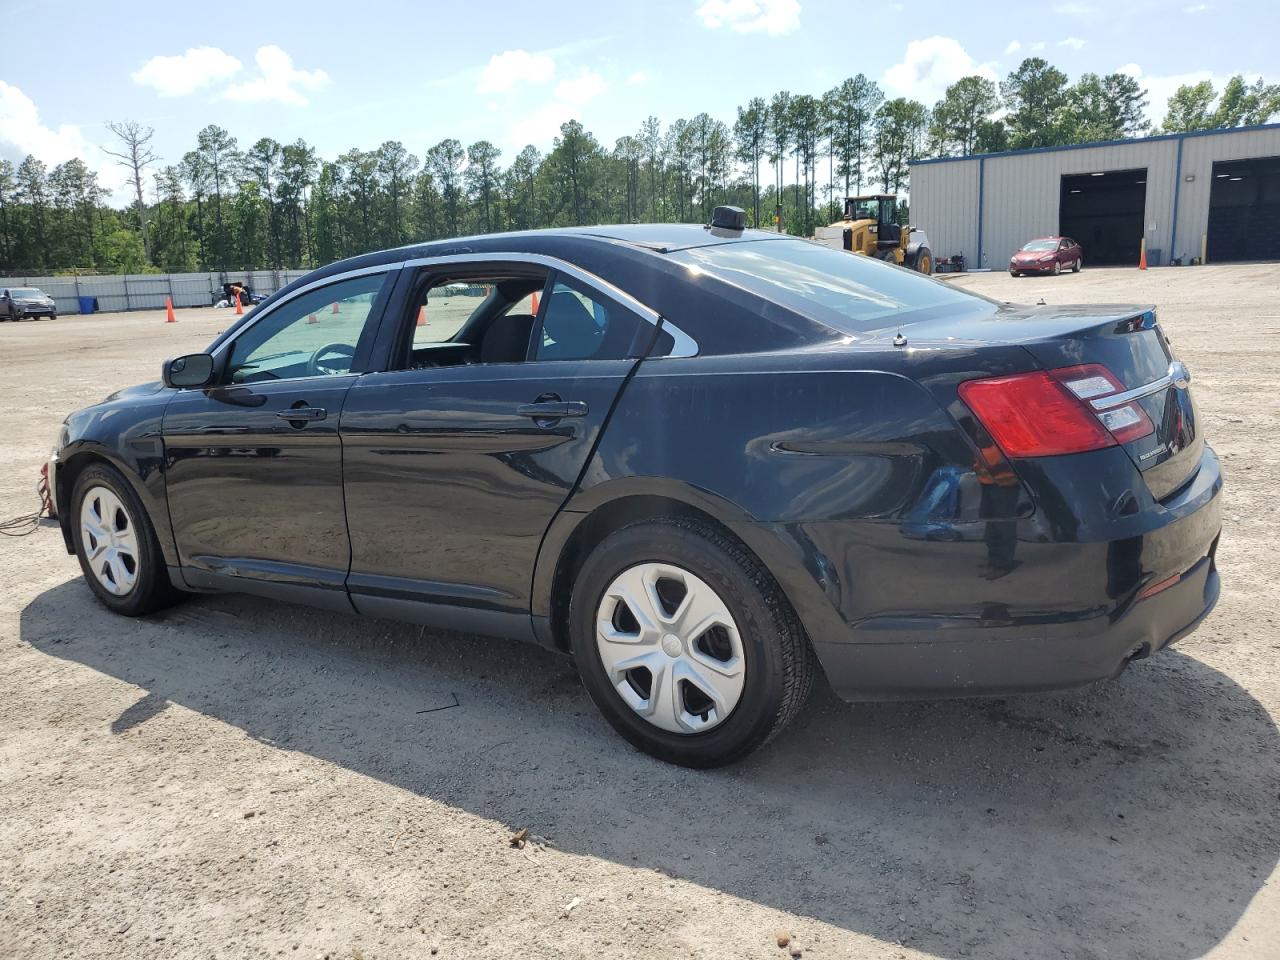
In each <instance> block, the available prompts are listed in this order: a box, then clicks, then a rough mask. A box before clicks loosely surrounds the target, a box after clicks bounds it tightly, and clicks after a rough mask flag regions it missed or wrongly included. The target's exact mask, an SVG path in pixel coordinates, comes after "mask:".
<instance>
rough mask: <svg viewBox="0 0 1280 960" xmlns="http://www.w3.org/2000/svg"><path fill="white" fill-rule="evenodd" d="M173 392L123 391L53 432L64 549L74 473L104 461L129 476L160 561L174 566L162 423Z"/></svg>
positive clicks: (79, 412)
mask: <svg viewBox="0 0 1280 960" xmlns="http://www.w3.org/2000/svg"><path fill="white" fill-rule="evenodd" d="M171 395H172V393H171V391H169V390H165V389H157V390H153V391H147V389H146V388H140V389H139V390H130V391H122V392H121V393H119V394H115V395H113V396H112V397H110V398H108V399H107V400H105V401H103V402H102V403H99V404H95V405H94V406H92V407H86V408H84V409H83V410H77V411H76V412H75V413H72V414H71V415H70V416H68V417H67V419H66V420H65V421H63V424H62V430H61V432H60V433H59V436H58V444H57V447H58V471H57V483H56V489H55V490H54V491H53V495H54V497H55V498H56V503H57V507H58V522H59V525H60V526H61V528H62V536H63V540H64V542H65V543H66V546H67V552H69V553H72V552H74V540H73V538H72V535H71V524H72V523H74V519H73V518H72V516H71V510H70V500H71V491H72V486H73V485H74V483H75V477H76V475H77V474H79V472H80V471H81V470H82V469H83V468H84V467H85V466H87V465H89V464H90V463H92V462H94V461H97V462H102V463H109V464H110V465H111V466H113V467H115V468H116V469H117V470H119V471H120V473H121V474H122V475H123V476H124V478H125V480H126V481H128V483H129V485H130V486H131V487H132V488H133V490H134V492H135V493H136V494H137V495H138V499H139V500H140V501H142V506H143V509H144V510H146V511H147V516H148V518H149V519H150V520H151V523H152V525H153V526H154V527H155V530H156V537H157V539H158V540H159V541H160V550H161V552H162V553H163V554H164V558H165V563H166V564H169V565H170V566H176V565H177V563H178V556H177V550H176V549H175V548H174V541H173V529H172V526H171V524H170V522H169V508H168V503H167V501H166V499H165V490H164V438H163V434H162V432H161V424H162V421H163V418H164V410H165V407H166V406H167V404H168V401H169V399H170V397H171Z"/></svg>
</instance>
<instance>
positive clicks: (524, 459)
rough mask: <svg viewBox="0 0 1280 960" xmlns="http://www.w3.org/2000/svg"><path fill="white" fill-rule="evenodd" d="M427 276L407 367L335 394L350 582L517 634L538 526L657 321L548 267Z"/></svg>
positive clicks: (579, 465)
mask: <svg viewBox="0 0 1280 960" xmlns="http://www.w3.org/2000/svg"><path fill="white" fill-rule="evenodd" d="M476 287H479V289H480V290H481V291H482V293H483V292H484V291H488V292H487V294H485V295H484V296H482V297H481V298H479V299H476V298H473V299H472V300H471V304H474V306H471V305H468V304H466V303H465V300H464V299H463V297H462V296H461V295H453V296H447V297H446V296H441V295H440V294H443V293H447V292H449V291H450V290H455V291H456V290H459V289H473V288H476ZM425 290H426V293H425V296H423V297H421V298H414V299H413V300H412V301H411V309H412V311H413V314H414V315H415V316H417V317H419V318H420V320H421V323H422V325H420V326H417V327H412V323H413V322H414V321H413V320H412V319H409V320H408V321H407V322H408V323H409V324H410V325H411V329H413V330H414V332H415V333H416V339H415V340H414V342H413V350H412V352H411V353H410V354H409V357H410V359H409V360H408V362H407V365H408V366H410V367H414V366H416V367H417V369H412V368H410V369H400V370H395V371H391V372H387V373H371V374H369V375H367V376H365V377H362V378H361V379H360V381H359V382H358V383H357V384H356V385H355V386H354V387H352V389H351V392H350V394H349V395H348V398H347V403H346V406H345V407H344V409H343V414H342V425H341V433H342V441H343V449H344V466H345V472H346V496H347V522H348V526H349V528H350V531H351V538H352V563H351V575H350V577H349V579H348V589H349V590H350V592H351V598H352V602H353V603H354V604H355V605H356V607H357V609H359V610H361V611H362V612H368V613H373V614H383V615H390V616H399V617H409V618H412V619H419V620H422V621H423V622H428V623H442V624H447V625H452V626H455V627H457V628H460V629H469V630H477V631H481V632H486V633H494V634H507V635H515V636H525V635H527V633H528V630H529V622H530V621H529V589H530V581H531V579H532V575H533V567H534V562H535V560H536V558H537V553H538V548H539V545H540V544H541V541H542V536H543V534H544V533H545V532H546V529H547V527H548V525H549V524H550V522H551V520H552V518H553V517H554V516H555V513H556V511H557V510H559V508H560V506H561V505H562V504H563V503H564V501H565V499H566V497H567V496H568V495H569V493H570V491H571V490H572V489H573V487H574V485H575V484H576V483H577V480H578V476H579V474H580V473H581V472H582V470H583V467H584V465H585V464H586V462H587V459H588V457H589V455H590V453H591V450H592V448H593V446H594V444H595V441H596V438H597V436H598V435H599V432H600V430H601V428H602V426H603V425H604V423H605V420H606V418H607V417H608V414H609V411H610V409H611V408H612V406H613V403H614V400H615V399H616V398H617V395H618V391H619V390H620V388H621V386H622V384H623V382H624V380H625V378H626V376H627V374H628V373H629V372H630V371H631V370H632V368H633V367H634V365H635V364H636V363H637V362H638V361H637V360H636V359H635V358H636V357H638V356H640V355H642V353H643V351H644V349H645V348H646V347H647V346H648V344H649V341H650V340H651V339H652V337H653V334H654V327H653V326H652V325H651V324H649V323H647V322H646V321H645V320H644V319H642V318H640V317H639V316H637V315H636V314H635V313H633V312H632V311H630V310H629V309H627V308H626V307H624V306H622V305H620V304H619V303H617V302H615V301H613V300H611V299H609V298H608V297H607V296H606V295H605V294H603V293H602V292H600V291H598V290H596V289H594V288H592V287H591V286H589V285H587V284H585V283H583V282H581V281H579V280H575V279H570V278H568V277H565V276H563V275H560V274H556V275H555V276H553V277H552V278H550V279H549V280H548V281H547V282H546V285H545V287H543V286H542V284H541V283H540V282H539V281H538V280H536V279H530V278H528V277H526V278H524V279H521V278H519V277H517V278H507V277H504V276H502V274H501V272H500V271H495V275H494V276H493V277H491V278H488V280H487V282H486V280H485V278H476V277H473V278H471V280H470V281H469V285H464V284H461V283H457V282H449V281H448V277H447V276H446V277H444V278H436V279H434V280H429V281H428V283H427V285H426V286H425ZM535 290H538V291H539V293H540V299H541V304H540V308H539V309H538V311H537V316H536V317H535V316H533V315H531V313H530V310H531V307H532V304H531V300H532V297H531V293H532V292H533V291H535ZM419 304H422V307H423V309H422V310H421V311H419Z"/></svg>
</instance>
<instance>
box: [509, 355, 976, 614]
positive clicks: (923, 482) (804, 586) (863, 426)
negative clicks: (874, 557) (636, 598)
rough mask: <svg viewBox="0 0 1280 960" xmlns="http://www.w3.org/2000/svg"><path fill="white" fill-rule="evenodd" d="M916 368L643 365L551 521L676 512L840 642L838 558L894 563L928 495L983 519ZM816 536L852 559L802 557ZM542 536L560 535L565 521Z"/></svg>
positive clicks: (844, 591)
mask: <svg viewBox="0 0 1280 960" xmlns="http://www.w3.org/2000/svg"><path fill="white" fill-rule="evenodd" d="M925 353H926V354H927V352H925ZM950 357H951V360H950V363H954V357H955V354H954V351H951V352H950ZM932 360H933V358H931V357H928V356H927V355H921V356H917V357H915V358H911V357H908V356H907V355H906V354H905V353H904V352H902V351H897V352H887V353H881V352H879V351H873V352H869V353H867V354H864V355H861V356H859V355H858V353H857V352H856V351H847V350H832V349H825V350H813V351H802V352H790V353H782V354H776V355H753V356H717V357H703V358H691V359H661V360H646V361H644V362H642V363H641V365H640V368H639V369H638V371H637V372H636V374H635V376H634V377H633V378H632V380H631V382H630V383H629V384H628V385H627V386H626V388H625V389H624V391H623V395H622V397H621V398H620V399H619V401H618V405H617V407H616V409H615V410H614V413H613V416H612V418H611V419H610V421H609V424H608V425H607V427H606V429H605V432H604V435H603V436H602V438H601V441H600V443H599V445H598V447H597V449H596V451H595V454H594V456H593V457H592V459H591V461H590V462H589V463H588V466H587V468H586V470H585V471H584V473H583V477H582V480H581V482H580V485H579V489H578V491H577V492H576V493H575V494H574V496H573V497H572V498H571V500H570V502H569V504H568V505H567V507H566V512H567V513H568V514H569V515H571V516H577V517H583V516H586V515H588V514H590V513H591V512H592V511H593V510H596V509H598V508H599V507H601V506H603V505H604V504H607V503H609V502H610V501H612V500H615V499H618V498H620V497H627V496H637V495H646V494H648V495H654V496H662V497H666V498H670V499H676V500H679V501H681V502H684V503H687V504H689V505H690V506H693V507H696V508H698V509H700V510H702V511H704V512H706V513H708V514H710V515H712V516H713V517H715V518H716V519H717V520H719V521H720V522H721V523H723V524H725V525H726V526H727V527H729V528H730V529H731V530H733V531H734V532H735V533H736V534H737V535H738V536H739V537H740V538H741V539H742V540H743V541H744V542H745V543H746V544H747V546H748V547H750V548H751V549H752V550H753V551H754V552H755V553H756V554H757V556H759V557H760V559H761V560H762V561H763V562H764V563H765V565H766V566H767V567H768V568H769V569H770V571H771V572H772V573H773V575H774V577H775V578H776V579H777V580H778V582H779V583H780V585H781V586H782V587H783V590H784V592H786V594H787V595H788V597H789V598H790V599H791V601H792V604H793V606H794V607H795V608H796V610H797V613H798V614H799V615H800V617H801V620H802V622H804V624H805V626H806V628H807V629H808V630H809V631H810V636H813V637H832V636H833V635H834V636H846V635H847V632H848V624H849V618H850V617H851V616H856V611H854V610H851V609H849V606H850V602H851V600H852V598H854V597H855V596H857V594H856V593H855V592H854V591H853V584H851V583H849V582H848V579H849V575H848V573H847V571H849V570H851V569H855V568H856V567H864V568H865V565H864V562H863V561H864V558H863V557H858V558H854V557H852V556H847V555H840V554H841V552H842V551H846V550H855V549H856V550H858V552H859V553H865V552H867V551H880V550H882V549H885V548H887V549H889V550H891V551H892V550H894V549H897V550H898V551H899V553H900V554H901V553H902V550H901V548H902V547H903V546H906V539H908V537H904V534H903V532H902V530H903V529H904V527H903V524H908V525H909V524H910V523H911V518H912V517H913V516H915V515H917V514H919V513H920V511H921V504H922V502H926V501H928V500H929V498H930V497H931V496H935V491H936V489H937V488H938V486H939V483H940V482H941V483H942V484H943V486H945V488H946V491H947V492H946V493H945V495H943V496H942V498H941V502H939V503H936V504H933V506H932V507H926V508H925V514H928V513H929V511H930V510H931V509H934V510H937V511H942V512H943V513H944V514H945V519H946V520H959V519H961V518H964V517H967V518H968V519H971V520H974V521H976V520H978V519H979V517H980V516H981V514H982V510H983V508H984V501H983V499H982V498H981V497H980V495H979V491H978V489H977V488H978V484H977V480H976V477H975V475H974V472H973V459H974V452H973V450H972V448H971V447H970V445H969V443H968V441H967V439H966V438H965V437H964V436H963V435H962V434H961V433H960V432H959V430H958V429H957V427H956V424H955V422H954V421H953V420H952V419H951V417H950V416H949V415H948V414H947V412H946V411H945V410H944V409H943V408H942V407H941V406H940V405H939V404H938V402H937V401H936V400H935V399H934V397H933V396H932V395H931V394H930V393H929V392H928V391H927V390H926V389H925V388H923V387H922V386H920V385H919V384H918V383H916V382H915V380H914V379H912V378H911V377H909V376H907V375H906V374H907V371H908V369H909V368H910V367H911V366H913V364H914V365H916V366H921V367H927V366H928V365H929V363H930V362H932ZM917 372H918V371H917ZM939 478H942V480H941V481H940V479H939ZM832 526H835V527H838V528H840V529H842V530H845V531H849V532H851V531H865V532H866V535H865V537H864V538H862V540H863V545H862V547H858V546H857V545H856V544H855V542H854V541H853V540H851V539H848V538H844V539H843V540H842V541H841V543H840V544H836V543H830V542H829V543H826V544H822V545H820V544H818V543H817V537H816V534H818V533H819V532H820V531H822V530H826V529H831V528H832ZM555 530H556V531H557V536H558V537H562V538H567V536H568V534H569V530H568V528H567V526H566V525H565V524H557V525H555ZM552 539H553V540H554V539H556V537H553V538H552ZM547 546H548V547H550V549H549V550H547V549H545V548H544V557H546V556H548V555H549V556H551V557H555V556H556V555H557V552H556V550H557V544H556V543H555V542H551V543H549V544H548V545H547ZM552 565H553V564H551V563H547V564H546V565H545V566H546V567H550V566H552ZM538 576H539V578H540V579H541V580H542V583H541V584H539V583H535V589H534V594H533V595H534V598H535V600H534V604H535V609H534V611H533V612H534V614H535V615H546V614H547V612H548V610H549V599H548V598H549V594H550V589H549V587H550V580H549V575H548V573H547V571H546V569H544V566H543V564H540V570H539V574H538ZM540 604H541V605H542V606H541V607H540Z"/></svg>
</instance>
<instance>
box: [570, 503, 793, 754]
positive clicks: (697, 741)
mask: <svg viewBox="0 0 1280 960" xmlns="http://www.w3.org/2000/svg"><path fill="white" fill-rule="evenodd" d="M644 562H659V563H670V564H674V565H677V566H679V567H681V568H683V569H685V570H687V571H689V572H690V573H692V574H693V575H694V576H696V577H698V578H700V579H701V580H703V581H704V582H705V583H706V584H707V585H709V586H710V587H711V588H712V589H713V590H714V591H715V592H716V593H717V594H718V595H719V597H720V599H721V600H722V601H723V602H724V604H725V606H726V607H727V608H728V610H729V612H730V613H731V614H732V616H733V619H734V621H735V623H736V624H737V625H738V632H739V635H740V637H741V640H742V649H743V657H744V661H745V679H744V681H743V683H744V686H743V690H742V694H741V697H740V699H739V701H738V703H737V706H736V707H735V708H734V709H733V710H732V711H731V712H730V713H729V716H728V717H727V718H726V719H725V720H723V721H722V722H720V723H719V725H718V726H715V727H712V728H711V729H709V730H706V731H704V732H699V733H672V732H669V731H667V730H663V729H661V728H659V727H657V726H655V725H653V724H651V723H650V722H649V721H648V720H646V719H644V718H643V717H642V716H640V715H639V714H638V713H637V712H636V711H635V710H633V709H632V708H631V707H630V706H629V705H628V704H627V703H626V702H625V701H623V699H622V697H621V696H620V695H619V693H618V691H617V690H616V689H615V688H614V687H613V684H612V683H611V682H610V681H609V678H608V675H607V673H606V671H605V667H604V665H603V663H602V661H601V658H600V653H599V651H598V649H597V645H596V635H595V616H596V610H597V608H598V607H599V605H600V603H601V601H602V599H603V596H604V593H605V591H606V590H607V589H608V588H609V586H610V584H611V583H612V582H613V580H614V579H615V578H616V577H617V576H618V575H619V574H621V573H622V572H623V571H625V570H627V569H628V568H630V567H632V566H634V565H636V564H639V563H644ZM569 621H570V634H571V642H572V647H573V654H574V658H575V660H576V662H577V666H578V672H579V674H580V675H581V677H582V682H583V685H584V686H585V687H586V688H587V692H588V693H589V694H590V696H591V699H592V701H594V703H595V705H596V707H597V708H598V709H599V710H600V712H601V713H603V714H604V716H605V719H606V720H608V721H609V723H610V724H611V725H612V726H613V728H614V729H615V730H617V731H618V732H619V733H620V734H622V736H623V737H625V738H626V739H627V740H628V741H630V742H631V743H632V744H633V745H634V746H636V747H638V748H639V749H641V750H643V751H644V752H645V753H648V754H651V755H652V756H655V757H657V758H658V759H660V760H665V761H667V762H668V763H675V764H679V765H681V766H685V767H697V768H705V767H717V766H722V765H724V764H727V763H732V762H734V761H735V760H739V759H741V758H742V757H745V756H746V755H747V754H749V753H751V752H752V751H753V750H755V749H757V748H758V747H760V746H762V745H763V744H764V743H766V742H767V741H768V740H769V739H771V738H772V737H773V736H775V735H776V734H777V733H778V732H779V731H781V730H782V728H783V727H785V726H786V725H787V723H788V722H790V720H791V719H792V717H794V716H795V715H796V714H797V713H798V712H799V711H800V708H801V707H802V706H803V705H804V702H805V700H806V698H807V697H808V696H809V691H810V689H811V688H812V686H813V677H814V672H815V670H816V664H815V659H814V655H813V651H812V649H811V648H810V646H809V641H808V638H807V637H806V636H805V633H804V629H803V628H802V627H801V626H800V622H799V620H798V619H797V618H796V615H795V612H794V611H793V610H792V609H791V605H790V603H789V602H788V601H787V599H786V598H785V597H784V596H783V594H782V592H781V590H780V589H779V588H778V586H777V584H776V583H775V582H774V580H773V577H772V576H771V575H770V574H769V572H768V571H767V570H765V569H764V568H763V567H762V566H761V565H760V563H759V562H758V561H757V560H756V559H755V558H754V557H752V556H751V555H750V554H749V553H748V552H747V551H746V550H745V549H744V548H743V546H742V545H741V544H740V543H738V542H737V541H735V540H732V539H730V538H729V537H727V536H725V535H724V534H722V533H720V532H719V531H717V530H715V529H714V528H712V527H709V526H707V525H706V524H703V523H699V522H697V521H692V520H684V519H675V518H662V519H656V520H648V521H643V522H639V523H635V524H632V525H630V526H627V527H623V528H622V529H620V530H617V531H615V532H614V533H613V534H611V535H610V536H609V537H607V538H606V539H605V540H604V541H603V542H602V543H601V544H600V545H599V546H598V547H596V549H595V550H593V551H592V552H591V555H590V556H588V557H587V560H586V562H585V563H584V564H583V566H582V569H581V571H580V572H579V575H578V578H577V582H576V584H575V585H574V590H573V596H572V598H571V602H570V610H569Z"/></svg>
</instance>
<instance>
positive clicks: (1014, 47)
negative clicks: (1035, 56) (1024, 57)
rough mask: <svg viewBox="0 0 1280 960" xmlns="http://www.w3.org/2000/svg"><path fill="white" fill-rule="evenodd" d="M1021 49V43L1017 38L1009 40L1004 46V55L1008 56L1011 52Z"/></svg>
mask: <svg viewBox="0 0 1280 960" xmlns="http://www.w3.org/2000/svg"><path fill="white" fill-rule="evenodd" d="M1021 49H1022V44H1021V43H1019V42H1018V41H1017V40H1010V41H1009V45H1008V46H1007V47H1005V48H1004V52H1005V56H1008V55H1009V54H1011V53H1017V52H1018V51H1019V50H1021Z"/></svg>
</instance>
